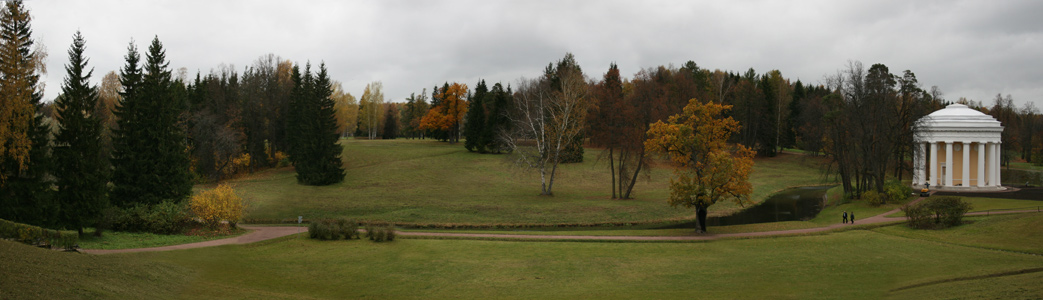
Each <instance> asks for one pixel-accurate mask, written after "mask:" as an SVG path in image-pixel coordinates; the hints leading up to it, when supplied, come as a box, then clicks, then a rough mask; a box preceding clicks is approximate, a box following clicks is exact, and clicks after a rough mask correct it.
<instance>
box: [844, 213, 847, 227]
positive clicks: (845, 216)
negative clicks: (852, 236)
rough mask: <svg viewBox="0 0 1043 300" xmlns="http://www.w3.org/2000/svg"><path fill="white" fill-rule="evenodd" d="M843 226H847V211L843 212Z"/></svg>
mask: <svg viewBox="0 0 1043 300" xmlns="http://www.w3.org/2000/svg"><path fill="white" fill-rule="evenodd" d="M844 224H847V211H846V210H845V211H844Z"/></svg>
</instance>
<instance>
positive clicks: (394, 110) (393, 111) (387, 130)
mask: <svg viewBox="0 0 1043 300" xmlns="http://www.w3.org/2000/svg"><path fill="white" fill-rule="evenodd" d="M387 107H388V109H387V110H386V111H385V112H384V132H383V133H382V134H381V138H383V139H385V140H393V139H395V138H398V119H399V117H398V107H396V106H395V104H394V103H388V105H387Z"/></svg>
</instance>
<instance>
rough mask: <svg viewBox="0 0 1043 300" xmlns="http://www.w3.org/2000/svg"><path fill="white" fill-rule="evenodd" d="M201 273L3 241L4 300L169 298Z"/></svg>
mask: <svg viewBox="0 0 1043 300" xmlns="http://www.w3.org/2000/svg"><path fill="white" fill-rule="evenodd" d="M195 274H196V271H194V270H191V269H188V268H185V267H181V266H177V265H175V264H170V263H164V262H156V261H152V260H147V259H141V258H134V257H125V256H116V255H108V256H101V255H86V254H78V253H62V252H58V251H54V250H46V249H41V248H35V247H30V246H26V245H24V244H21V243H17V242H12V241H6V240H0V299H169V298H174V297H175V295H178V294H179V293H180V292H181V290H182V288H183V287H184V286H185V285H187V284H188V283H190V282H191V281H192V280H194V279H195V278H197V277H196V275H195Z"/></svg>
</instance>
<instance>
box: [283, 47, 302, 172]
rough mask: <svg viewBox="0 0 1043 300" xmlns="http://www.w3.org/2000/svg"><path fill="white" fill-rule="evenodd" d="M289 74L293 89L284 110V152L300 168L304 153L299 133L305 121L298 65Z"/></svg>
mask: <svg viewBox="0 0 1043 300" xmlns="http://www.w3.org/2000/svg"><path fill="white" fill-rule="evenodd" d="M291 76H292V77H291V79H292V80H293V89H292V90H291V91H290V106H289V107H290V110H289V111H287V112H286V132H287V133H289V134H287V137H286V141H287V142H288V143H287V145H288V148H287V149H286V152H287V153H286V154H287V155H289V156H290V163H292V164H293V165H294V166H295V168H297V169H300V168H301V164H300V163H299V162H298V159H300V158H301V157H304V155H305V153H304V152H302V150H303V149H304V145H303V142H304V141H305V137H303V136H301V135H300V134H301V133H302V132H303V131H304V127H303V126H304V122H305V120H304V119H303V118H304V117H303V116H304V115H305V114H304V113H303V112H302V111H301V110H302V109H304V98H305V91H304V89H305V86H304V78H302V77H301V68H300V66H298V65H296V64H294V65H293V71H292V75H291Z"/></svg>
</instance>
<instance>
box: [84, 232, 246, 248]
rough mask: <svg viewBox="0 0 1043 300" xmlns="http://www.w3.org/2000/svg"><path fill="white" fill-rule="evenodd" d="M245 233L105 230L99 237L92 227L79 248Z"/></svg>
mask: <svg viewBox="0 0 1043 300" xmlns="http://www.w3.org/2000/svg"><path fill="white" fill-rule="evenodd" d="M245 233H247V230H243V229H237V230H234V231H231V232H229V231H227V230H224V231H214V230H207V229H194V230H193V231H192V232H191V233H188V234H172V235H166V234H152V233H147V232H120V231H106V232H105V234H103V235H102V236H101V237H96V236H94V229H87V230H85V231H84V237H82V238H80V248H83V249H130V248H151V247H162V246H169V245H180V244H188V243H196V242H203V241H209V240H215V239H223V238H229V237H234V236H239V235H242V234H245Z"/></svg>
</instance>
